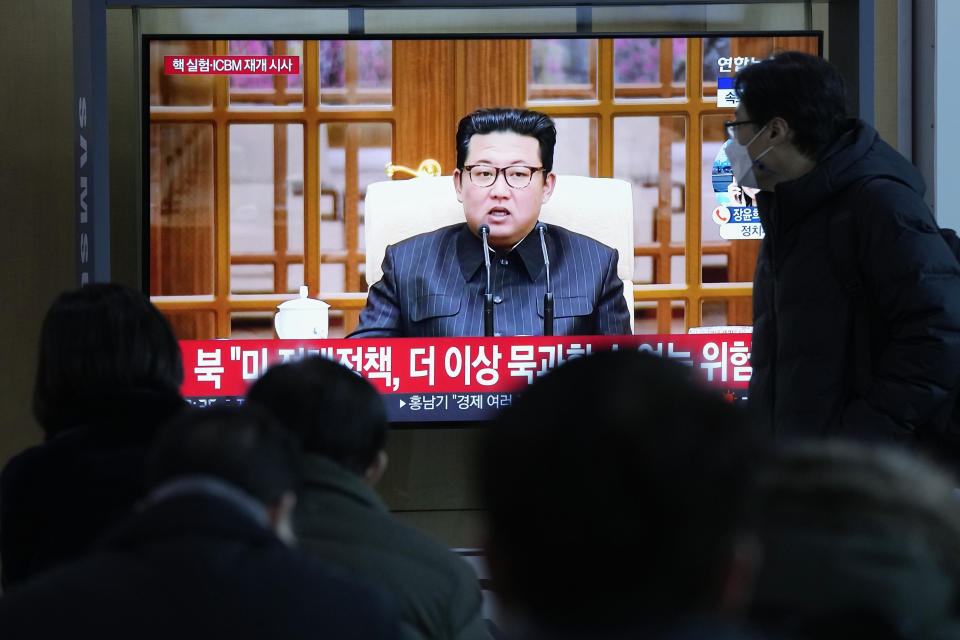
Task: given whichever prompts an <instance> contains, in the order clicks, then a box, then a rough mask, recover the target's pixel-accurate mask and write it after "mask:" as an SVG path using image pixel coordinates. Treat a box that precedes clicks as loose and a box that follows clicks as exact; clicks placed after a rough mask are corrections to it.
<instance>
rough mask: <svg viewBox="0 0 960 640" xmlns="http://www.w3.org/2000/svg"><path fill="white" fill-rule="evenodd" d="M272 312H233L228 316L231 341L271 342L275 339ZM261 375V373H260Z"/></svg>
mask: <svg viewBox="0 0 960 640" xmlns="http://www.w3.org/2000/svg"><path fill="white" fill-rule="evenodd" d="M273 316H274V312H272V311H234V312H233V313H231V314H230V338H231V339H232V340H271V339H273V338H276V337H277V333H276V331H275V330H274V328H273ZM260 373H262V372H260Z"/></svg>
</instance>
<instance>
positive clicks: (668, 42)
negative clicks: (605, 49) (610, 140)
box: [613, 38, 687, 101]
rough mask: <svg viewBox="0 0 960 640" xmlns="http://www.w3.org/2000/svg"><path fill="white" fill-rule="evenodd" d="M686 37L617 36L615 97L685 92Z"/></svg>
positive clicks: (659, 96) (654, 96) (676, 95)
mask: <svg viewBox="0 0 960 640" xmlns="http://www.w3.org/2000/svg"><path fill="white" fill-rule="evenodd" d="M686 55H687V41H686V38H663V39H661V38H616V39H614V41H613V87H614V97H615V98H616V99H617V100H618V101H633V100H651V99H653V100H663V99H668V98H682V97H683V96H684V95H686V88H685V85H686V77H687V62H686Z"/></svg>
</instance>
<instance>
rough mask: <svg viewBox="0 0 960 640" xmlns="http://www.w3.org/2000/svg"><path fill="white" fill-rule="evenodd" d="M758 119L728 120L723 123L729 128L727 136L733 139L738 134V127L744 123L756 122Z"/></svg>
mask: <svg viewBox="0 0 960 640" xmlns="http://www.w3.org/2000/svg"><path fill="white" fill-rule="evenodd" d="M756 123H757V121H756V120H727V121H726V122H724V123H723V126H724V128H725V129H726V130H727V137H728V138H730V139H731V140H733V139H734V137H735V136H736V135H737V127H739V126H740V125H742V124H756Z"/></svg>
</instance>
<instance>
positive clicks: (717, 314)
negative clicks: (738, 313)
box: [700, 300, 730, 327]
mask: <svg viewBox="0 0 960 640" xmlns="http://www.w3.org/2000/svg"><path fill="white" fill-rule="evenodd" d="M700 313H701V321H700V326H701V327H722V326H726V325H728V324H730V323H729V322H728V321H727V301H726V300H703V301H702V302H701V303H700Z"/></svg>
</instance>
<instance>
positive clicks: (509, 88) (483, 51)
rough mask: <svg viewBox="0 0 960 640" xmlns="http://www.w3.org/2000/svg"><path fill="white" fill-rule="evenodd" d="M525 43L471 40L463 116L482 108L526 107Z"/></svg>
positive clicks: (464, 79)
mask: <svg viewBox="0 0 960 640" xmlns="http://www.w3.org/2000/svg"><path fill="white" fill-rule="evenodd" d="M526 46H527V43H526V41H525V40H467V41H466V44H465V56H464V58H465V59H464V72H463V74H462V76H461V77H462V78H463V81H464V84H465V87H464V105H463V113H461V114H459V116H463V115H465V114H467V113H469V112H470V111H473V110H475V109H479V108H481V107H522V106H523V105H524V102H525V99H526V92H525V88H524V82H525V78H526V69H525V68H524V60H525V59H526V55H525V50H524V48H525V47H526Z"/></svg>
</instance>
